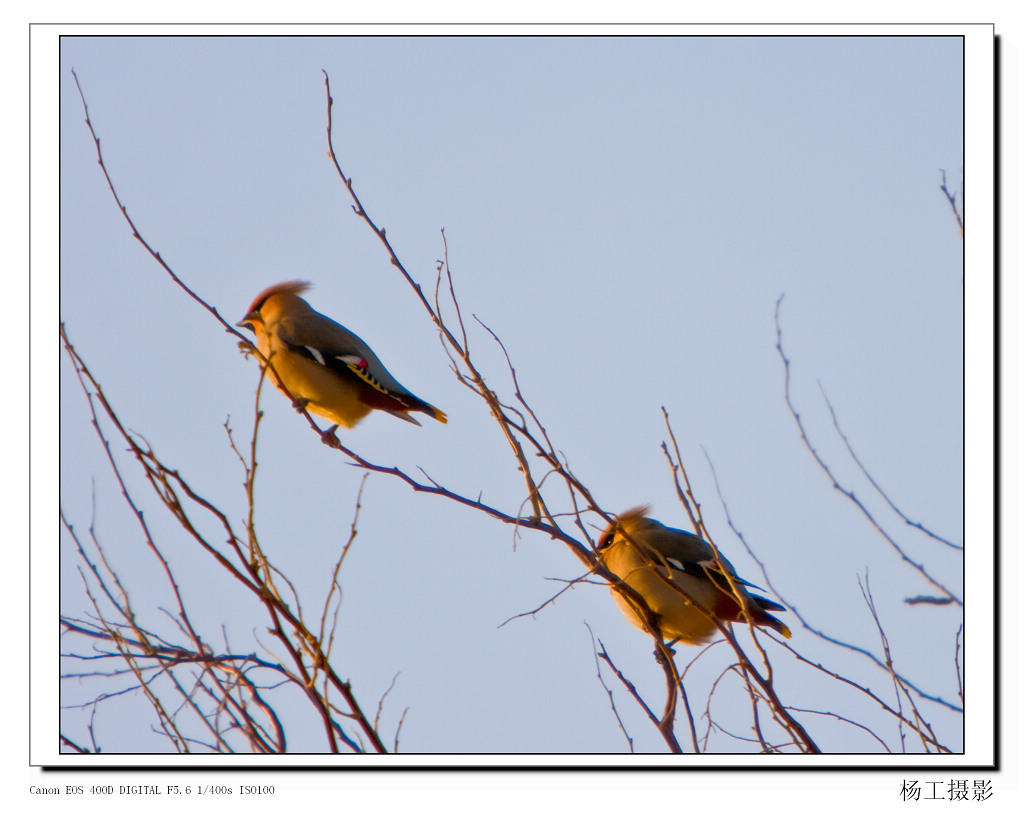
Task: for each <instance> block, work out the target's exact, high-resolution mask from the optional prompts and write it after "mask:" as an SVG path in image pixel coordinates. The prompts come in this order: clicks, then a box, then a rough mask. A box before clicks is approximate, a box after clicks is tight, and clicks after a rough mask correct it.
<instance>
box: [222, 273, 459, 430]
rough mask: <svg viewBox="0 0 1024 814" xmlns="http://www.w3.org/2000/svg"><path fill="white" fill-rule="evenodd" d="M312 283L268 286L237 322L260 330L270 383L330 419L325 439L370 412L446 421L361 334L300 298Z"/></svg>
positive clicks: (260, 345)
mask: <svg viewBox="0 0 1024 814" xmlns="http://www.w3.org/2000/svg"><path fill="white" fill-rule="evenodd" d="M309 288H310V284H309V283H306V282H302V281H300V280H292V281H289V282H284V283H277V284H276V285H272V286H270V287H269V288H267V289H266V290H264V291H261V292H260V293H259V295H258V296H257V297H256V299H254V300H253V301H252V304H251V305H250V306H249V311H248V313H247V314H246V315H245V316H244V317H243V318H242V319H241V321H240V322H238V323H237V327H239V328H248V329H249V330H251V331H252V332H253V333H254V334H255V335H256V347H257V348H258V349H259V352H260V353H261V354H262V356H263V360H262V363H263V364H264V365H267V366H268V368H269V372H270V374H271V381H273V382H274V384H275V386H276V387H277V388H278V390H280V391H281V392H282V393H284V394H285V395H286V396H290V397H291V398H292V399H293V401H294V405H295V407H296V409H308V410H309V411H310V412H311V413H315V414H317V415H319V416H322V417H323V418H326V419H327V420H329V421H331V422H333V426H332V427H331V428H330V429H328V430H327V433H326V434H325V442H328V443H329V441H328V439H329V438H335V437H334V430H336V429H337V428H338V426H342V427H345V428H348V429H351V428H352V427H354V426H355V425H356V424H358V423H359V422H360V421H361V420H362V419H363V418H365V417H366V416H367V415H368V414H369V413H370V412H371V411H373V410H381V411H383V412H385V413H390V414H391V415H393V416H395V417H396V418H401V419H402V420H403V421H409V422H411V423H413V424H416V425H417V426H422V425H421V424H420V422H419V421H417V420H416V419H415V418H413V417H412V416H411V415H409V413H414V412H419V413H426V414H427V415H428V416H430V417H431V418H434V419H436V420H437V421H440V422H441V423H442V424H447V423H448V416H446V415H445V414H444V413H443V412H441V410H439V409H437V408H436V407H434V406H433V405H432V404H428V403H427V402H425V401H424V400H423V399H421V398H420V397H419V396H415V395H413V394H412V393H411V392H410V391H409V390H407V389H406V388H405V387H403V386H402V385H401V384H399V382H398V380H397V379H395V377H394V376H392V375H391V374H390V373H388V370H387V368H386V367H384V364H383V363H382V362H381V361H380V359H378V358H377V354H375V353H374V352H373V351H372V350H370V346H369V345H367V344H366V343H365V342H364V341H363V340H362V339H360V338H359V337H358V336H356V335H355V334H354V333H352V331H350V330H349V329H348V328H346V327H344V326H343V325H339V324H338V323H337V322H335V321H334V320H333V319H331V318H329V317H326V316H324V315H323V314H321V313H319V312H317V311H315V310H313V308H312V307H311V306H310V305H309V303H308V302H306V301H305V300H304V299H302V297H301V296H299V295H300V294H303V293H304V292H306V291H307V290H309ZM336 440H337V439H336V438H335V441H336Z"/></svg>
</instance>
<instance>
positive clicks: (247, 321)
mask: <svg viewBox="0 0 1024 814" xmlns="http://www.w3.org/2000/svg"><path fill="white" fill-rule="evenodd" d="M235 327H236V328H248V329H249V330H250V331H252V332H253V333H256V329H255V328H253V327H252V314H251V313H249V314H246V315H245V316H244V317H242V321H241V322H236V323H235Z"/></svg>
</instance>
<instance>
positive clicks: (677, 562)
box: [598, 506, 792, 644]
mask: <svg viewBox="0 0 1024 814" xmlns="http://www.w3.org/2000/svg"><path fill="white" fill-rule="evenodd" d="M647 511H648V507H646V506H638V507H637V508H635V509H630V510H629V511H627V512H623V513H622V514H620V515H619V516H618V518H616V522H615V523H614V524H613V525H611V526H609V527H608V528H607V529H605V531H604V533H603V534H602V535H601V538H600V540H599V542H598V556H599V557H600V558H601V561H602V563H603V564H604V565H605V567H606V568H607V569H608V570H609V571H611V572H612V573H613V574H615V575H616V576H617V577H618V578H619V579H621V580H622V581H623V582H625V583H626V584H627V585H628V586H629V587H630V588H632V589H633V590H634V591H636V592H637V593H638V594H640V596H642V597H643V599H644V601H645V602H646V604H647V607H648V609H649V610H650V611H651V612H652V613H653V614H654V615H655V618H656V619H657V621H658V626H659V628H660V629H661V633H662V635H663V636H664V637H665V639H666V640H668V641H669V642H670V644H674V643H675V642H676V641H681V642H685V643H686V644H705V643H707V642H709V641H710V640H711V639H712V638H713V637H714V635H715V634H716V633H717V632H718V626H717V625H716V624H715V623H714V621H712V619H717V620H719V621H720V622H746V621H747V620H748V618H749V620H750V622H752V623H753V624H755V625H759V626H763V627H770V628H771V629H772V630H777V631H778V632H779V633H781V634H782V635H783V636H785V637H786V638H787V639H788V638H789V637H790V636H791V635H792V634H791V633H790V632H789V628H788V627H786V626H785V625H784V624H783V623H782V622H780V621H779V620H778V619H776V618H775V617H774V616H772V615H771V614H769V613H768V611H784V610H785V608H784V607H783V606H782V605H779V604H778V603H776V602H772V601H771V600H770V599H765V598H764V597H763V596H757V595H756V594H752V593H750V592H749V591H747V587H748V586H749V587H751V588H754V587H756V586H754V585H751V584H750V583H749V582H746V581H745V580H742V579H740V578H739V577H738V576H737V575H736V569H735V568H733V566H732V563H730V562H729V561H728V560H727V559H725V557H723V556H721V555H718V556H717V557H716V555H715V550H714V549H713V548H712V547H711V546H710V545H709V544H708V543H706V542H705V541H704V540H702V539H701V538H700V537H698V536H697V535H695V534H691V533H690V532H688V531H682V530H680V529H673V528H669V527H668V526H665V525H663V524H661V523H659V522H658V521H657V520H654V519H652V518H650V517H646V516H645V515H646V512H647ZM726 574H728V575H729V577H731V578H732V585H730V584H729V579H728V578H727V577H726ZM612 598H613V599H614V600H615V603H616V604H617V605H618V606H619V609H620V610H621V611H622V612H623V614H624V615H625V616H626V618H627V619H629V621H630V622H632V623H633V624H634V625H636V626H637V627H639V628H641V629H643V627H644V624H643V615H642V613H641V612H640V610H639V609H638V608H636V607H634V604H633V602H631V601H630V600H629V599H627V598H626V597H624V596H623V595H622V594H620V593H619V592H618V591H616V590H615V589H614V588H613V589H612ZM695 603H696V605H699V606H700V607H699V608H698V607H696V606H695ZM744 609H745V611H746V613H745V614H744Z"/></svg>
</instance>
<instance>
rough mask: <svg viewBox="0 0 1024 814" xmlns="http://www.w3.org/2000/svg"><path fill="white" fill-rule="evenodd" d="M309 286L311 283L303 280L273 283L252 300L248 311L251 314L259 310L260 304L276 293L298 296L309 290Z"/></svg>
mask: <svg viewBox="0 0 1024 814" xmlns="http://www.w3.org/2000/svg"><path fill="white" fill-rule="evenodd" d="M309 288H310V284H309V283H307V282H304V281H303V280H289V281H288V282H286V283H277V284H276V285H272V286H270V288H266V289H264V290H263V291H261V292H260V293H259V294H258V295H257V296H256V299H254V300H253V301H252V305H250V306H249V311H248V313H250V314H251V313H253V312H254V311H259V309H260V306H261V305H263V303H265V302H266V301H267V300H268V299H269V298H270V297H273V296H274V295H275V294H292V295H294V296H296V297H297V296H299V295H300V294H302V293H303V292H304V291H308V290H309Z"/></svg>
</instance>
